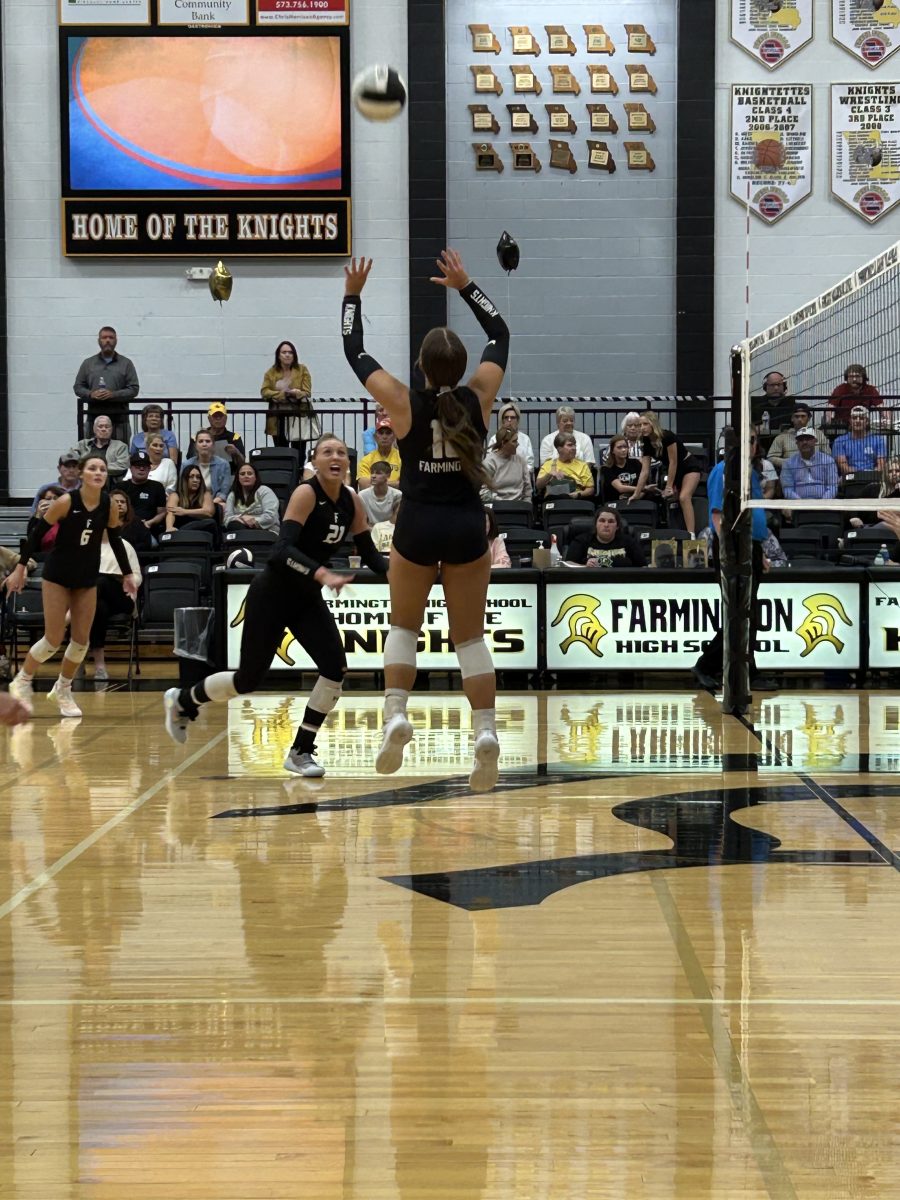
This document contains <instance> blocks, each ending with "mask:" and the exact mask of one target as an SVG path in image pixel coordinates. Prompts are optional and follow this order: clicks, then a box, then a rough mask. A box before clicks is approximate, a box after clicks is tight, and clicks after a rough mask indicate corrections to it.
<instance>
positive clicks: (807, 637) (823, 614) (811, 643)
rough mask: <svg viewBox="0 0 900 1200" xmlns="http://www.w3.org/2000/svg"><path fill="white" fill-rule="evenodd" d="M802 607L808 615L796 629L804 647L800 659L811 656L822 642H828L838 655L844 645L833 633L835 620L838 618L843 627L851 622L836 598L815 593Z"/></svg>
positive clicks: (822, 593)
mask: <svg viewBox="0 0 900 1200" xmlns="http://www.w3.org/2000/svg"><path fill="white" fill-rule="evenodd" d="M803 607H804V608H805V609H806V612H807V614H808V615H807V616H805V617H804V618H803V620H802V621H801V622H800V625H799V627H798V629H797V633H798V635H799V636H800V637H801V638H802V639H803V645H804V646H805V649H804V650H803V651H802V652H801V654H800V657H801V658H806V656H807V654H812V652H813V650H815V648H816V647H817V646H821V645H822V644H823V642H829V643H830V644H831V645H832V646H834V648H835V649H836V650H837V652H838V653H839V654H840V652H841V651H842V650H843V648H844V643H843V642H842V641H841V639H840V638H839V637H838V636H837V635H836V634H835V632H834V628H835V625H836V624H837V620H836V618H837V617H840V619H841V620H842V621H843V622H844V624H845V625H852V624H853V622H852V621H851V620H850V618H849V617H848V616H847V613H846V610H845V609H844V606H843V604H841V602H840V600H838V598H837V596H829V594H828V593H827V592H816V594H815V595H814V596H807V598H806V599H805V600H804V601H803Z"/></svg>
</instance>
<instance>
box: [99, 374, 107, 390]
mask: <svg viewBox="0 0 900 1200" xmlns="http://www.w3.org/2000/svg"><path fill="white" fill-rule="evenodd" d="M97 387H98V388H105V387H106V380H105V379H104V378H103V376H102V375H101V376H100V378H99V379H98V380H97Z"/></svg>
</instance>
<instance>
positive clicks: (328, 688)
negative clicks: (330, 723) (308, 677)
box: [309, 675, 343, 716]
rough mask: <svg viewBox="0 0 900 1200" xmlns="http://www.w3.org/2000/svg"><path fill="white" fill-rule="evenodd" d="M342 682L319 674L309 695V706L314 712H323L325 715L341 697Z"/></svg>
mask: <svg viewBox="0 0 900 1200" xmlns="http://www.w3.org/2000/svg"><path fill="white" fill-rule="evenodd" d="M342 687H343V684H341V683H340V682H339V681H336V680H334V679H325V678H324V677H323V676H321V675H320V676H319V678H318V679H317V680H316V686H315V687H314V688H313V690H312V692H311V693H310V697H309V707H310V708H311V709H313V711H314V712H320V713H325V715H326V716H327V715H328V714H329V713H330V712H331V710H332V709H333V708H334V706H335V705H336V704H337V702H338V700H340V698H341V690H342Z"/></svg>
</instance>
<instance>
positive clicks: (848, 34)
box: [831, 0, 900, 67]
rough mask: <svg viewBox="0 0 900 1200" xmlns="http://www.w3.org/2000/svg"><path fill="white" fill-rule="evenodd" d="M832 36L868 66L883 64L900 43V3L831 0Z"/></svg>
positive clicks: (866, 0) (890, 1) (877, 0)
mask: <svg viewBox="0 0 900 1200" xmlns="http://www.w3.org/2000/svg"><path fill="white" fill-rule="evenodd" d="M831 38H832V41H835V42H837V44H838V45H839V46H843V48H844V49H845V50H846V51H847V53H848V54H852V55H853V57H854V58H855V59H858V60H859V61H860V62H864V63H865V64H866V66H867V67H879V66H881V64H882V63H883V62H884V61H885V59H887V58H890V56H891V55H892V54H893V53H894V52H895V51H896V50H897V48H898V46H900V3H898V0H831Z"/></svg>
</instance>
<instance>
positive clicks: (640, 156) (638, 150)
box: [622, 142, 656, 171]
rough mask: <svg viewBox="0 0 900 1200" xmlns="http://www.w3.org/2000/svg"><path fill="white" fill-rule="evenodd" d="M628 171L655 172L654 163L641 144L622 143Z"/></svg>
mask: <svg viewBox="0 0 900 1200" xmlns="http://www.w3.org/2000/svg"><path fill="white" fill-rule="evenodd" d="M622 145H623V146H624V147H625V153H626V154H627V155H628V170H629V171H655V170H656V163H655V162H654V161H653V158H652V157H651V154H650V151H649V150H648V149H647V147H646V146H645V145H644V143H643V142H623V143H622Z"/></svg>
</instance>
